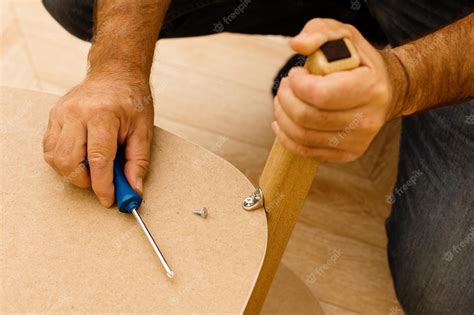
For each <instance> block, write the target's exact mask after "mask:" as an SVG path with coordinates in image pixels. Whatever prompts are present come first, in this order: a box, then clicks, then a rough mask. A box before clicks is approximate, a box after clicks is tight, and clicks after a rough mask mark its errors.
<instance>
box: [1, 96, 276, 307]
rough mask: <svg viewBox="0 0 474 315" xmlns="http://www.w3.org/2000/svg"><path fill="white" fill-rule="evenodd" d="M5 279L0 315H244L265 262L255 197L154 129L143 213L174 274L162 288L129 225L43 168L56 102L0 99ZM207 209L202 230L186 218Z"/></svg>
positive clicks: (186, 145)
mask: <svg viewBox="0 0 474 315" xmlns="http://www.w3.org/2000/svg"><path fill="white" fill-rule="evenodd" d="M0 92H1V101H0V102H1V104H0V108H1V116H0V152H1V158H0V165H1V170H2V171H1V173H0V174H1V175H0V179H1V184H0V196H1V213H0V216H1V229H0V230H1V232H0V235H1V242H0V259H1V261H0V265H1V266H2V267H1V269H0V278H1V279H2V282H3V284H2V286H1V290H2V291H1V296H2V299H3V301H2V306H1V308H2V311H4V312H26V311H28V312H47V311H54V312H67V311H69V312H71V311H74V312H163V313H164V312H167V313H169V312H175V313H185V312H195V313H204V312H215V313H223V312H227V313H239V312H241V311H242V310H243V309H244V307H245V305H246V302H247V299H248V297H249V295H250V293H251V291H252V288H253V286H254V283H255V281H256V278H257V275H258V273H259V270H260V266H261V263H262V260H263V257H264V254H265V248H266V241H267V225H266V217H265V213H264V211H263V210H257V211H254V212H246V211H244V210H242V208H241V202H242V200H243V198H244V197H245V196H246V195H247V194H248V193H249V192H252V191H253V190H254V187H253V185H252V184H251V183H250V182H249V181H248V179H247V178H246V177H245V176H244V175H243V174H242V173H240V172H239V171H238V170H237V169H236V168H235V167H233V166H232V165H231V164H230V163H228V162H226V161H225V160H223V159H221V158H219V157H217V156H216V155H214V154H212V153H210V152H208V151H206V150H204V149H203V148H201V147H199V146H197V145H194V144H192V143H190V142H187V141H185V140H183V139H181V138H179V137H177V136H175V135H172V134H170V133H168V132H166V131H164V130H162V129H159V128H155V135H154V140H153V145H152V166H151V171H150V173H149V174H148V177H147V180H146V182H145V194H144V204H143V205H142V207H141V209H140V212H141V215H142V217H143V219H144V221H145V222H146V224H147V225H148V227H149V229H150V231H151V233H152V234H153V235H154V237H155V240H156V241H157V243H158V245H159V246H160V248H161V250H162V251H163V253H164V255H165V257H166V258H167V260H168V262H169V263H170V265H171V266H172V267H173V269H174V271H175V278H174V279H172V280H170V279H167V277H166V275H165V273H164V272H163V270H162V268H161V266H160V264H159V261H158V259H157V257H156V256H155V255H154V253H153V251H152V249H151V247H150V245H149V244H148V242H147V240H146V238H145V236H144V235H143V234H142V231H141V230H140V228H139V226H138V225H137V223H136V222H135V220H134V218H133V217H132V216H130V215H127V214H123V213H120V212H118V210H117V209H116V207H113V208H111V209H106V208H103V207H102V206H101V205H100V204H99V202H98V201H97V200H96V198H95V196H94V194H93V193H92V192H91V191H90V190H82V189H79V188H76V187H73V186H72V185H70V184H69V183H68V182H67V181H66V180H65V179H64V178H62V177H60V176H59V175H57V174H56V173H55V172H54V171H53V170H52V169H51V168H50V167H49V166H48V165H47V164H46V163H45V162H44V161H43V157H42V144H41V140H42V136H43V132H44V129H45V127H46V124H47V117H48V110H49V107H50V106H51V105H52V104H53V103H54V102H56V101H57V99H58V97H57V96H54V95H51V94H44V93H39V92H31V91H27V90H19V89H11V88H1V89H0ZM204 206H205V207H207V208H208V209H209V216H208V218H207V219H202V218H200V217H198V216H196V215H194V214H192V213H191V211H192V210H193V209H195V208H199V207H204Z"/></svg>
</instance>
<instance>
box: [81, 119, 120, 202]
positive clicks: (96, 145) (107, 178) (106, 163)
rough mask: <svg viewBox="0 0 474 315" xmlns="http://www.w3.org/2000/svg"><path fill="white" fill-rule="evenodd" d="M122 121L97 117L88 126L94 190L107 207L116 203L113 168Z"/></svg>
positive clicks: (88, 148)
mask: <svg viewBox="0 0 474 315" xmlns="http://www.w3.org/2000/svg"><path fill="white" fill-rule="evenodd" d="M119 126H120V121H119V120H118V119H117V118H115V117H114V116H113V115H108V114H103V115H96V117H95V119H91V120H90V121H89V122H88V124H87V130H88V131H87V158H88V160H89V168H90V174H91V175H90V176H91V183H92V189H93V190H94V192H95V194H96V195H97V197H98V198H99V201H100V203H102V205H104V206H106V207H110V206H112V204H113V203H114V200H115V198H114V185H113V167H114V158H115V154H116V152H117V137H118V130H119Z"/></svg>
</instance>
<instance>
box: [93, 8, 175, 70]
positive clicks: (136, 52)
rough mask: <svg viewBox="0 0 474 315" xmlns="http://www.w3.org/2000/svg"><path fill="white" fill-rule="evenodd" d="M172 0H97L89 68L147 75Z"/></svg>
mask: <svg viewBox="0 0 474 315" xmlns="http://www.w3.org/2000/svg"><path fill="white" fill-rule="evenodd" d="M169 1H170V0H138V1H137V0H135V1H129V0H114V1H108V0H98V1H97V2H96V4H95V10H94V13H95V16H94V20H95V24H94V38H93V45H92V47H91V50H90V52H89V62H90V66H91V68H90V71H91V73H94V72H116V71H125V72H127V73H129V74H135V75H138V76H142V77H143V78H146V79H148V77H149V75H150V69H151V64H152V61H153V52H154V48H155V43H156V40H157V38H158V33H159V30H160V28H161V23H162V21H163V19H164V16H165V13H166V10H167V8H168V4H169Z"/></svg>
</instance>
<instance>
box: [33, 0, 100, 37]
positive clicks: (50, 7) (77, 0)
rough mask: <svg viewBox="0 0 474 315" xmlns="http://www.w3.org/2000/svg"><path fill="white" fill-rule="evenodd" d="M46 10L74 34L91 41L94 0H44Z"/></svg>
mask: <svg viewBox="0 0 474 315" xmlns="http://www.w3.org/2000/svg"><path fill="white" fill-rule="evenodd" d="M42 1H43V5H44V7H45V8H46V10H47V11H48V12H49V14H51V16H52V17H53V18H54V19H55V20H56V21H57V22H58V23H59V24H61V26H62V27H64V29H66V30H67V31H68V32H69V33H71V34H72V35H74V36H76V37H78V38H80V39H83V40H87V41H90V40H91V39H92V29H93V25H94V18H93V10H94V0H42Z"/></svg>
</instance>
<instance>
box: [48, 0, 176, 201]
mask: <svg viewBox="0 0 474 315" xmlns="http://www.w3.org/2000/svg"><path fill="white" fill-rule="evenodd" d="M168 3H169V0H136V1H129V0H113V1H111V0H98V1H96V4H95V9H94V14H95V23H94V28H95V29H94V38H93V43H92V47H91V49H90V52H89V65H90V67H89V71H88V74H87V77H86V79H85V80H84V81H83V82H82V83H81V84H79V85H78V86H76V87H75V88H73V89H72V90H71V91H70V92H69V93H68V94H66V95H65V96H64V97H62V98H61V100H60V101H59V102H58V103H57V104H56V105H55V106H54V107H53V108H52V109H51V112H50V117H49V123H48V128H47V130H46V133H45V136H44V140H43V150H44V158H45V160H46V161H47V162H48V163H49V164H50V165H51V166H52V167H53V168H54V169H55V170H56V171H57V172H58V173H60V174H61V175H63V176H66V177H67V178H68V180H69V181H70V182H71V183H73V184H74V185H76V186H79V187H90V186H92V189H93V190H94V192H95V194H96V195H97V197H98V198H99V200H100V202H101V203H102V204H103V205H104V206H107V207H109V206H111V205H112V204H113V203H114V186H113V161H114V158H115V154H116V151H117V146H118V145H122V144H125V146H126V147H125V155H126V163H125V170H124V172H125V176H126V177H127V180H128V181H129V183H130V185H131V186H132V187H133V188H134V189H135V190H136V191H138V192H140V193H141V192H142V191H143V178H144V176H145V174H146V172H147V170H148V166H149V160H150V145H151V140H152V136H153V116H154V109H153V102H152V98H151V91H150V86H149V76H150V68H151V65H152V62H153V52H154V47H155V43H156V40H157V37H158V33H159V30H160V26H161V23H162V21H163V18H164V15H165V12H166V10H167V7H168ZM86 154H87V158H88V160H89V166H90V174H89V172H88V171H87V169H86V168H85V167H83V164H82V163H81V161H83V160H84V158H85V157H86Z"/></svg>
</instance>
